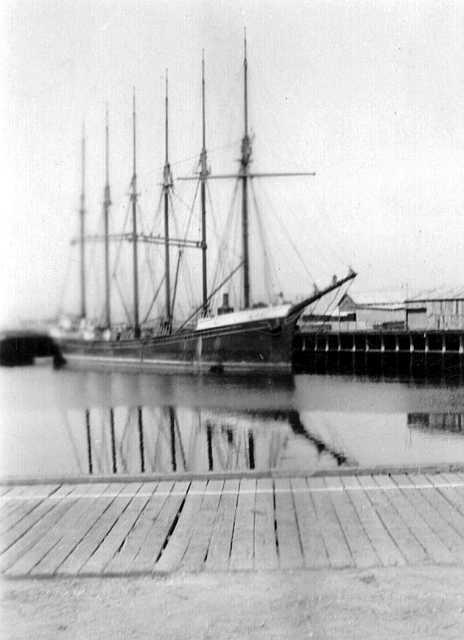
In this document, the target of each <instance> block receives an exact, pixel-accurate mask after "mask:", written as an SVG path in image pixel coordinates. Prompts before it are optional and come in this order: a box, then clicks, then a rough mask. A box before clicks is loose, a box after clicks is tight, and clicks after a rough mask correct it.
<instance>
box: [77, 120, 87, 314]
mask: <svg viewBox="0 0 464 640" xmlns="http://www.w3.org/2000/svg"><path fill="white" fill-rule="evenodd" d="M81 180H82V183H81V197H80V201H81V202H80V204H81V206H80V209H79V217H80V235H81V238H80V248H81V256H80V258H81V261H80V262H81V264H80V268H81V273H80V276H81V277H80V285H81V318H85V317H86V316H87V307H86V297H85V214H86V210H85V124H82V139H81Z"/></svg>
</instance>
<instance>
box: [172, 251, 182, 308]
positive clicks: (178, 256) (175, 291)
mask: <svg viewBox="0 0 464 640" xmlns="http://www.w3.org/2000/svg"><path fill="white" fill-rule="evenodd" d="M183 255H184V252H183V250H182V248H179V252H178V254H177V265H176V275H175V278H174V289H173V293H172V303H171V318H173V317H174V307H175V305H176V296H177V283H178V281H179V269H180V264H181V262H182V256H183Z"/></svg>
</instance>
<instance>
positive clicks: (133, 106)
mask: <svg viewBox="0 0 464 640" xmlns="http://www.w3.org/2000/svg"><path fill="white" fill-rule="evenodd" d="M132 152H133V156H132V166H133V173H132V187H133V189H134V191H135V189H136V184H135V181H136V178H137V162H136V158H137V138H136V111H135V87H132Z"/></svg>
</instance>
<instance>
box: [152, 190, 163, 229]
mask: <svg viewBox="0 0 464 640" xmlns="http://www.w3.org/2000/svg"><path fill="white" fill-rule="evenodd" d="M163 195H164V194H163V190H162V189H161V190H160V195H159V200H158V207H157V208H156V212H155V215H154V217H153V226H152V228H151V232H150V233H151V235H153V234H154V233H155V228H156V223H157V222H158V221H159V219H160V218H161V215H160V214H161V205H162V204H163Z"/></svg>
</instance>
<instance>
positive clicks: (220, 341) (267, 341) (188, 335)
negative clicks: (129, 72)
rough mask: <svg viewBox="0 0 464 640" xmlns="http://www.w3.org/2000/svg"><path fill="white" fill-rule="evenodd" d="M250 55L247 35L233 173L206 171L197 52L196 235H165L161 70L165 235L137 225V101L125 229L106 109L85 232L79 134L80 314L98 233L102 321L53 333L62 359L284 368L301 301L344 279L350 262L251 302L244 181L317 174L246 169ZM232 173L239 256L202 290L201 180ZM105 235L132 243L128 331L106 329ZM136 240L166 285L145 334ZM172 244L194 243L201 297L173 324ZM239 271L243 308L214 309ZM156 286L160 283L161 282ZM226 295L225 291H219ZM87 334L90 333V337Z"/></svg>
mask: <svg viewBox="0 0 464 640" xmlns="http://www.w3.org/2000/svg"><path fill="white" fill-rule="evenodd" d="M247 76H248V60H247V50H246V38H245V41H244V59H243V86H244V91H243V95H244V100H243V107H244V109H243V121H244V122H243V123H244V132H243V137H242V141H241V155H240V165H239V171H238V174H237V175H234V176H231V175H212V174H211V173H210V171H209V169H208V163H207V151H206V134H205V131H206V114H205V65H204V56H203V59H202V85H201V86H202V149H201V153H200V171H199V175H198V176H195V177H192V178H184V179H191V180H192V179H193V180H199V182H200V202H201V239H199V240H191V239H187V238H184V239H181V238H175V237H172V236H171V235H170V228H169V222H170V211H169V194H170V190H171V189H172V186H173V176H172V172H171V166H170V163H169V144H168V143H169V140H168V83H167V74H166V94H165V163H164V168H163V183H162V198H163V202H164V235H163V236H161V235H155V234H153V233H152V234H143V233H140V232H139V231H138V228H137V198H138V194H137V168H136V109H135V91H134V94H133V109H132V120H133V173H132V179H131V192H130V200H131V212H132V216H131V218H132V229H131V231H130V232H129V233H123V234H110V233H109V209H110V205H111V198H110V186H109V171H108V166H109V143H108V139H109V134H108V117H106V137H105V166H106V168H105V188H104V201H103V211H104V234H103V236H90V235H87V234H86V233H85V223H84V219H85V191H84V189H85V178H84V174H85V141H84V138H83V142H82V174H83V176H82V193H81V207H80V237H79V238H78V239H77V243H78V244H79V245H80V256H81V315H82V317H83V318H85V315H86V304H85V295H86V292H85V244H86V243H87V242H89V241H103V242H104V248H105V260H104V266H105V280H104V281H105V325H106V331H105V332H104V334H102V335H101V336H99V337H95V336H87V339H84V336H77V335H74V336H72V337H71V336H70V335H61V337H59V340H60V344H61V346H62V349H63V352H64V354H65V356H66V358H67V359H68V362H70V363H73V364H92V363H93V364H107V365H111V366H115V365H118V364H119V365H125V366H127V365H131V366H134V367H139V368H150V367H161V368H174V369H176V370H185V369H187V370H195V371H201V370H207V371H208V370H213V371H228V370H235V371H258V370H267V371H275V370H278V371H281V370H286V371H288V370H290V369H291V365H292V345H293V338H294V334H295V331H296V327H297V322H298V319H299V317H300V315H301V314H302V312H303V310H304V309H305V307H307V306H308V305H310V304H312V303H314V302H316V301H317V300H319V299H320V298H322V297H323V296H325V295H327V294H328V293H330V292H332V291H335V290H338V289H339V288H340V287H342V286H343V285H344V284H346V283H349V282H350V281H351V280H352V279H353V278H354V277H355V275H356V274H355V273H354V272H353V271H352V270H351V269H350V271H349V273H348V275H347V276H345V277H343V278H341V279H338V278H336V277H334V278H333V280H332V281H331V283H330V284H329V285H328V286H327V287H325V288H323V289H317V288H315V289H314V291H313V293H312V295H309V296H308V297H307V298H305V299H304V300H301V301H299V302H297V303H295V304H280V305H277V306H268V307H260V308H254V307H253V306H252V298H251V283H250V248H249V211H248V207H249V205H248V199H249V194H248V190H249V182H250V180H251V179H252V178H255V177H266V176H270V175H274V176H294V175H312V176H313V175H315V174H314V173H309V172H304V173H278V174H276V173H273V174H269V173H266V174H263V173H254V172H252V171H251V170H250V165H251V156H252V145H251V138H250V135H249V127H248V77H247ZM231 177H234V178H236V179H237V180H238V181H239V183H241V260H240V262H239V264H238V265H236V266H235V268H234V269H233V270H232V271H231V273H229V275H228V276H227V277H226V278H225V279H224V280H223V281H222V282H221V283H220V284H219V285H218V286H217V287H215V288H214V289H213V290H212V291H208V275H207V237H206V218H207V212H206V195H205V193H206V191H205V189H206V183H207V181H208V180H211V179H222V178H231ZM111 240H118V241H124V240H126V241H129V242H130V243H131V244H132V281H133V282H132V288H133V310H132V317H133V322H132V326H131V333H130V335H129V336H128V337H126V336H124V337H121V336H119V335H117V334H116V333H115V332H114V331H112V330H111V329H112V324H111V298H110V295H111V292H110V271H109V243H110V241H111ZM139 243H151V244H155V245H161V246H162V247H164V275H163V281H164V290H165V313H164V320H163V322H162V323H161V326H160V328H159V334H158V335H152V334H150V335H149V334H147V335H145V333H144V331H143V327H142V325H141V322H140V315H139V266H138V245H139ZM171 247H182V248H187V247H188V248H196V249H199V250H200V251H201V253H202V300H201V304H200V305H199V306H198V308H196V309H195V311H194V312H193V313H192V314H190V316H189V317H187V318H186V319H185V320H184V321H183V322H181V323H180V324H179V325H177V326H174V323H173V300H172V298H173V295H172V285H171V264H170V249H171ZM238 272H241V274H242V300H243V308H242V309H240V310H239V311H233V310H232V309H230V308H229V307H228V304H227V303H224V304H223V306H222V307H219V308H218V309H217V312H216V314H215V315H213V314H212V309H211V300H212V298H213V296H214V295H216V294H217V293H218V292H219V291H220V290H221V289H222V290H223V289H224V287H225V285H226V284H227V283H228V282H229V280H230V279H231V278H232V277H233V276H234V275H235V274H236V273H238ZM160 286H161V285H160ZM225 299H226V298H225ZM89 338H90V339H89Z"/></svg>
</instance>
